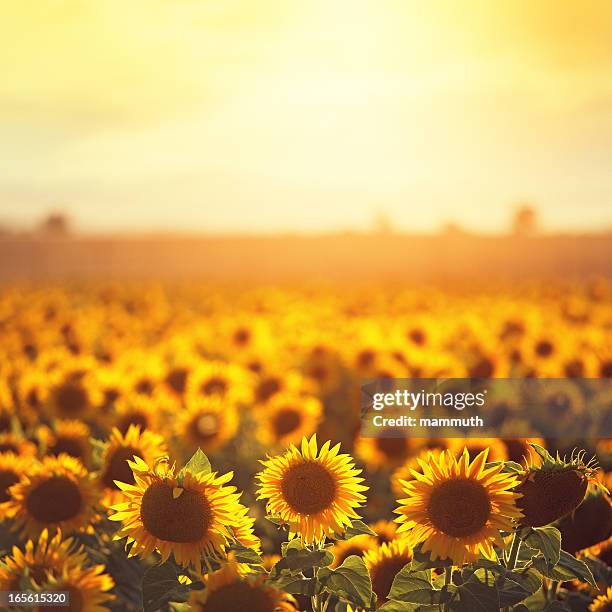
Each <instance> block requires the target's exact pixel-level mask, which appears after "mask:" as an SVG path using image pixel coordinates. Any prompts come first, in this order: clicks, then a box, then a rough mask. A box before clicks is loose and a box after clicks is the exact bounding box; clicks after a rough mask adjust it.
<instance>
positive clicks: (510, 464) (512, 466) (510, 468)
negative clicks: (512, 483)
mask: <svg viewBox="0 0 612 612" xmlns="http://www.w3.org/2000/svg"><path fill="white" fill-rule="evenodd" d="M500 464H503V466H504V467H503V468H502V472H503V473H505V474H522V473H523V472H524V471H525V468H524V467H523V466H522V465H521V464H520V463H517V462H516V461H491V462H490V463H487V464H485V470H486V469H488V468H491V467H496V466H498V465H500Z"/></svg>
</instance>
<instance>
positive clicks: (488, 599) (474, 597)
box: [451, 580, 500, 612]
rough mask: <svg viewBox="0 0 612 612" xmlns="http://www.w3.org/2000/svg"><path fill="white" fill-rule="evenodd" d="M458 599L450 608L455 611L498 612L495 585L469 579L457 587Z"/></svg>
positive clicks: (498, 606)
mask: <svg viewBox="0 0 612 612" xmlns="http://www.w3.org/2000/svg"><path fill="white" fill-rule="evenodd" d="M457 595H458V600H456V601H453V602H452V604H451V609H452V610H453V612H454V611H456V612H499V608H500V605H499V595H498V592H497V589H496V588H495V587H491V586H487V585H486V584H483V583H482V582H480V581H479V580H469V581H468V582H465V583H463V584H462V585H461V586H460V587H458V588H457Z"/></svg>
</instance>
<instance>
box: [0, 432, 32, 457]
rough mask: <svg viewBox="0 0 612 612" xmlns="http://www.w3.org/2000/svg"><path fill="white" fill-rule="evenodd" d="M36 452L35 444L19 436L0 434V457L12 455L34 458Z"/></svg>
mask: <svg viewBox="0 0 612 612" xmlns="http://www.w3.org/2000/svg"><path fill="white" fill-rule="evenodd" d="M37 452H38V449H37V448H36V444H34V443H32V442H30V440H27V439H26V438H25V437H24V436H23V435H21V434H16V433H15V434H14V433H0V455H1V454H3V453H13V454H14V455H19V456H22V457H34V456H35V455H36V454H37Z"/></svg>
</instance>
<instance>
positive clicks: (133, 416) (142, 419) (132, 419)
mask: <svg viewBox="0 0 612 612" xmlns="http://www.w3.org/2000/svg"><path fill="white" fill-rule="evenodd" d="M130 425H138V426H139V427H140V429H141V431H144V430H145V429H147V428H148V427H149V419H148V417H147V415H146V414H144V413H143V412H128V413H127V414H124V415H123V416H122V417H121V418H120V419H119V421H118V423H117V429H118V430H119V431H120V432H121V433H122V434H124V435H125V434H126V433H127V430H128V429H129V428H130Z"/></svg>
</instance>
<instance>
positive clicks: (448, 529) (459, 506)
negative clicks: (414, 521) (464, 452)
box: [427, 479, 491, 538]
mask: <svg viewBox="0 0 612 612" xmlns="http://www.w3.org/2000/svg"><path fill="white" fill-rule="evenodd" d="M427 513H428V515H429V518H430V520H431V522H432V523H433V525H434V527H436V528H437V529H439V530H440V531H442V532H443V533H445V534H447V535H449V536H452V537H455V538H461V537H465V536H470V535H473V534H475V533H477V532H478V531H480V529H482V527H484V526H485V524H486V522H487V520H488V518H489V515H490V513H491V502H490V501H489V496H488V494H487V491H486V489H485V488H484V487H483V486H482V485H481V484H480V483H478V482H476V481H474V480H467V479H456V480H446V481H444V482H442V483H440V484H439V485H436V486H435V487H434V489H433V491H432V493H431V498H430V500H429V505H428V506H427Z"/></svg>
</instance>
